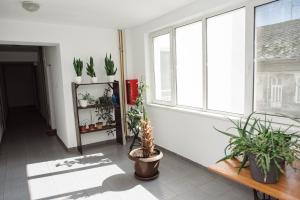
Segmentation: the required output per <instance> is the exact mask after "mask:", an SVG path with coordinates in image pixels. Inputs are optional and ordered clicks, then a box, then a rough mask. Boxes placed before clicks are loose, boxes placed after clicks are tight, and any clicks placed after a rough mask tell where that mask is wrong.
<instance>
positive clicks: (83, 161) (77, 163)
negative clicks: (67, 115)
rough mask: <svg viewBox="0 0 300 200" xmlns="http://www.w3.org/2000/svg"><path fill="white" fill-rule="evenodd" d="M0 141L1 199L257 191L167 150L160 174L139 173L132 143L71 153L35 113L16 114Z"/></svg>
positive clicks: (238, 199) (129, 199) (202, 196)
mask: <svg viewBox="0 0 300 200" xmlns="http://www.w3.org/2000/svg"><path fill="white" fill-rule="evenodd" d="M15 114H17V115H16V117H14V119H13V120H10V123H9V131H8V132H7V133H6V135H5V138H4V140H3V143H2V144H1V146H0V200H28V199H32V200H33V199H34V200H37V199H39V200H48V199H56V200H57V199H92V200H135V199H138V200H148V199H149V200H158V199H162V200H193V199H197V200H216V199H218V200H248V199H252V192H251V190H249V189H247V188H244V187H242V186H240V185H237V184H235V183H232V182H229V181H227V180H225V179H223V178H221V177H218V176H216V175H213V174H211V173H209V172H208V171H207V170H206V169H205V168H202V167H197V166H194V165H193V164H191V163H190V162H187V161H185V160H182V159H180V158H178V157H176V156H174V155H173V154H169V153H166V152H165V153H164V158H163V160H162V161H161V166H160V177H159V178H158V179H156V180H154V181H149V182H142V181H139V180H136V179H135V178H134V176H133V172H134V171H133V163H132V162H131V161H130V160H129V159H128V158H127V150H128V148H127V146H125V147H124V146H121V145H116V144H113V145H104V146H99V147H95V148H90V149H87V150H85V153H84V155H83V156H80V155H79V154H77V153H69V152H66V151H65V150H64V149H63V148H62V146H61V145H60V144H59V143H58V141H57V140H56V138H55V137H48V136H46V134H45V126H44V124H43V122H42V120H41V119H40V118H39V116H38V115H37V114H36V113H35V112H29V111H27V112H26V113H23V114H22V113H15Z"/></svg>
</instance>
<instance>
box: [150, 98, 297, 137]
mask: <svg viewBox="0 0 300 200" xmlns="http://www.w3.org/2000/svg"><path fill="white" fill-rule="evenodd" d="M147 106H149V107H153V108H160V109H164V110H169V111H170V110H172V111H175V112H182V113H189V114H193V115H198V116H202V117H209V118H213V119H219V120H223V121H228V119H232V120H239V119H241V118H243V115H238V114H232V113H215V112H213V111H202V110H196V109H192V108H190V109H188V108H182V107H176V106H166V105H160V104H155V103H147ZM269 119H272V118H269ZM273 119H275V120H271V121H272V122H273V123H274V128H279V127H281V128H287V127H288V126H289V125H291V124H292V125H293V127H292V128H291V129H290V131H299V132H300V123H296V122H295V121H292V120H289V119H283V118H276V117H274V118H273ZM245 120H246V118H243V120H242V121H243V122H245ZM299 134H300V133H299Z"/></svg>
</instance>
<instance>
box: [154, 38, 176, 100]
mask: <svg viewBox="0 0 300 200" xmlns="http://www.w3.org/2000/svg"><path fill="white" fill-rule="evenodd" d="M153 45H154V76H155V99H156V100H161V101H171V88H172V82H171V80H172V79H171V76H172V73H171V72H172V71H171V55H170V34H165V35H161V36H158V37H155V38H154V39H153Z"/></svg>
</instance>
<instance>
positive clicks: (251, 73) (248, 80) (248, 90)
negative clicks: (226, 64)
mask: <svg viewBox="0 0 300 200" xmlns="http://www.w3.org/2000/svg"><path fill="white" fill-rule="evenodd" d="M276 1H278V0H253V1H246V2H242V3H237V4H234V5H231V6H225V7H223V8H221V9H218V10H211V11H208V12H207V13H204V14H203V15H201V16H199V17H195V18H192V19H189V20H186V21H184V22H181V23H176V24H174V25H171V26H168V27H166V28H163V29H160V30H158V31H155V32H150V33H149V36H150V37H149V43H150V47H151V48H150V56H149V58H150V62H149V63H150V66H149V67H150V72H151V73H150V76H151V82H150V86H151V88H153V89H151V90H150V93H151V99H150V101H149V102H150V103H152V104H158V105H167V106H171V107H175V108H176V107H177V108H183V109H188V110H193V111H200V112H207V113H213V114H220V115H225V116H233V117H241V116H245V115H249V114H251V113H252V112H253V111H254V102H255V81H256V80H255V78H256V77H255V73H256V72H255V60H254V59H255V53H254V52H255V41H254V40H255V8H256V7H257V6H261V5H264V4H268V3H272V2H276ZM241 8H244V9H245V78H244V81H245V90H244V113H243V114H238V113H231V112H226V111H219V110H211V109H208V107H207V105H208V104H207V101H208V96H207V94H208V80H207V75H208V74H207V67H208V66H207V19H209V18H212V17H215V16H218V15H222V14H225V13H228V12H231V11H234V10H238V9H241ZM199 21H201V22H202V62H203V64H202V70H203V73H202V74H203V77H202V81H203V89H202V92H203V94H202V96H203V105H202V108H195V107H191V106H182V105H178V104H177V94H176V90H177V79H176V78H177V77H176V74H177V71H176V69H177V64H176V31H175V30H176V28H180V27H182V26H186V25H189V24H192V23H195V22H199ZM166 30H168V31H169V32H168V33H170V38H171V66H172V70H173V71H172V86H173V87H172V89H173V91H172V96H171V99H172V101H171V102H161V101H158V100H155V96H153V94H154V95H155V82H153V81H154V79H153V77H154V76H155V75H154V65H153V59H154V57H153V36H155V35H159V34H160V33H161V32H164V31H166Z"/></svg>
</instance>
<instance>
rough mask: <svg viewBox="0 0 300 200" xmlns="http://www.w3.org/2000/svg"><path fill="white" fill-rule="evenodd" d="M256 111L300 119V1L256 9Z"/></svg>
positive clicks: (280, 2)
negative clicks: (287, 115) (290, 115)
mask: <svg viewBox="0 0 300 200" xmlns="http://www.w3.org/2000/svg"><path fill="white" fill-rule="evenodd" d="M255 71H256V72H255V75H256V76H255V101H254V102H255V110H257V111H263V112H269V113H286V114H292V115H296V116H300V98H299V97H300V94H299V77H300V0H279V1H275V2H272V3H269V4H265V5H262V6H259V7H256V9H255Z"/></svg>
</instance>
